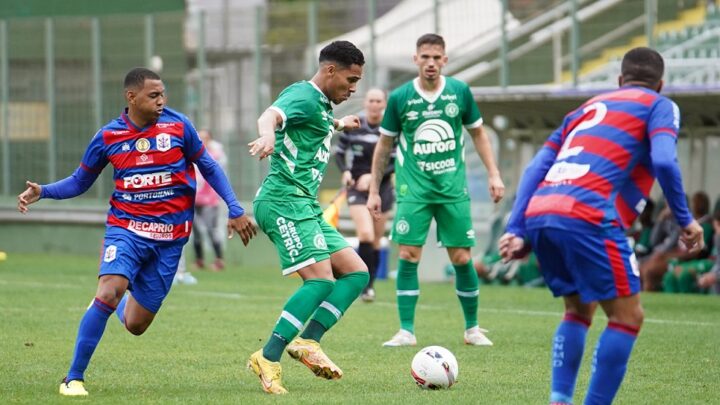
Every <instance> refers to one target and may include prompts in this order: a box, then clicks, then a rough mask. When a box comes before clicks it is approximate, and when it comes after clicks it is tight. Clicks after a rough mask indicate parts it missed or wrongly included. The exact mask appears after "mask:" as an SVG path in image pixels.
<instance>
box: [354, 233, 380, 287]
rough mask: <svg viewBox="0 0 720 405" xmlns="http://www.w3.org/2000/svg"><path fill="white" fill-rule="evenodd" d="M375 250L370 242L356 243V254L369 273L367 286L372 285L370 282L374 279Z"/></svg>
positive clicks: (375, 268)
mask: <svg viewBox="0 0 720 405" xmlns="http://www.w3.org/2000/svg"><path fill="white" fill-rule="evenodd" d="M376 252H377V251H376V250H375V248H374V247H373V244H372V243H371V242H360V244H359V245H358V256H360V258H361V259H362V261H363V262H365V265H366V266H367V268H368V273H369V274H370V281H369V282H368V285H367V286H368V287H372V282H373V281H374V280H375V273H376V271H377V257H378V256H377V255H376Z"/></svg>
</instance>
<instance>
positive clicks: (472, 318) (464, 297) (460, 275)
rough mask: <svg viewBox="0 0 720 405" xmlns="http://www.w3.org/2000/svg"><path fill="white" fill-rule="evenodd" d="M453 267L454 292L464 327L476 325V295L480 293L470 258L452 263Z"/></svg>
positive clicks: (468, 327)
mask: <svg viewBox="0 0 720 405" xmlns="http://www.w3.org/2000/svg"><path fill="white" fill-rule="evenodd" d="M453 267H454V268H455V293H456V294H457V296H458V299H460V305H461V306H462V310H463V315H464V316H465V329H470V328H472V327H473V326H477V325H478V317H477V311H478V295H480V290H479V289H478V288H479V284H480V283H479V282H478V276H477V273H476V272H475V267H474V266H473V262H472V260H470V261H469V262H467V263H465V264H453Z"/></svg>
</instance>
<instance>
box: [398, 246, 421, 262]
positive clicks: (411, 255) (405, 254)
mask: <svg viewBox="0 0 720 405" xmlns="http://www.w3.org/2000/svg"><path fill="white" fill-rule="evenodd" d="M398 257H400V258H401V259H403V260H405V261H408V262H413V263H417V262H419V261H420V254H419V253H418V252H416V251H415V250H413V249H400V252H398Z"/></svg>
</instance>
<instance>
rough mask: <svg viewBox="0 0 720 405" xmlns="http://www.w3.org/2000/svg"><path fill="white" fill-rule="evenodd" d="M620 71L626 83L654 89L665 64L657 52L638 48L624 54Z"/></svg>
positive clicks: (660, 77)
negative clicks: (643, 85)
mask: <svg viewBox="0 0 720 405" xmlns="http://www.w3.org/2000/svg"><path fill="white" fill-rule="evenodd" d="M620 70H621V74H622V77H623V81H624V82H626V83H627V82H636V83H637V82H639V83H644V84H646V85H647V87H656V86H657V85H658V84H659V83H660V81H661V80H662V77H663V73H664V71H665V63H664V62H663V58H662V56H660V54H659V53H658V52H657V51H655V50H653V49H650V48H645V47H638V48H633V49H631V50H629V51H628V52H627V53H626V54H625V56H624V57H623V60H622V66H621V68H620Z"/></svg>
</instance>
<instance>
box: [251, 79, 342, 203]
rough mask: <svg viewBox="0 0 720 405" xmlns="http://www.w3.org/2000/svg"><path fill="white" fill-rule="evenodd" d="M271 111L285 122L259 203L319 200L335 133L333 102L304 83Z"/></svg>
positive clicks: (285, 92)
mask: <svg viewBox="0 0 720 405" xmlns="http://www.w3.org/2000/svg"><path fill="white" fill-rule="evenodd" d="M270 108H271V109H273V110H275V111H277V112H278V113H280V115H281V116H282V119H283V122H282V125H281V126H280V127H279V128H278V129H276V130H275V151H274V152H273V154H272V156H271V159H270V171H269V173H268V175H267V177H266V178H265V180H264V181H263V182H262V185H261V186H260V189H259V190H258V192H257V195H256V197H255V199H256V200H274V201H282V200H287V198H288V197H299V198H307V199H317V192H318V187H319V186H320V183H321V182H322V179H323V176H324V175H325V169H326V168H327V165H328V162H329V161H330V140H331V139H332V136H333V133H334V131H335V129H334V126H333V112H332V106H331V105H330V100H328V98H327V97H326V96H325V95H324V94H323V92H322V91H321V90H320V88H318V87H317V86H316V85H315V83H312V82H310V81H301V82H297V83H293V84H292V85H290V86H288V87H287V88H285V90H283V91H282V93H280V96H278V99H277V100H276V101H275V102H274V103H273V105H272V106H271V107H270Z"/></svg>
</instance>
